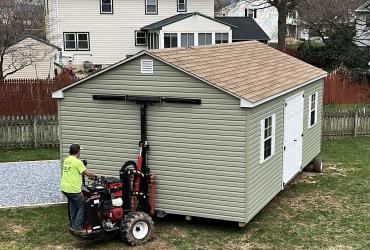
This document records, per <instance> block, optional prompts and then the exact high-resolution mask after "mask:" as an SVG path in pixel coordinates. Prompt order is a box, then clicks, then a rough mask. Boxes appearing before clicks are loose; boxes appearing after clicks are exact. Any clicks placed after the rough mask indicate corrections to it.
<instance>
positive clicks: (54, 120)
mask: <svg viewBox="0 0 370 250" xmlns="http://www.w3.org/2000/svg"><path fill="white" fill-rule="evenodd" d="M57 145H59V138H58V117H57V116H56V115H54V116H0V147H9V148H13V147H48V146H57Z"/></svg>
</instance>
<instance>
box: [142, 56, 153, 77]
mask: <svg viewBox="0 0 370 250" xmlns="http://www.w3.org/2000/svg"><path fill="white" fill-rule="evenodd" d="M147 63H149V64H151V65H150V67H151V68H150V70H146V67H144V65H145V64H147ZM153 72H154V65H153V60H150V59H142V60H141V73H142V74H153Z"/></svg>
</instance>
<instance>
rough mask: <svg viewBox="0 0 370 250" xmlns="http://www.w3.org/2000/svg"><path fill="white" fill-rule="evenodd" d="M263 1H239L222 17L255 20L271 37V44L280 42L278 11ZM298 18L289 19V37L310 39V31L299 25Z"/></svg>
mask: <svg viewBox="0 0 370 250" xmlns="http://www.w3.org/2000/svg"><path fill="white" fill-rule="evenodd" d="M267 6H269V5H268V4H266V3H265V1H263V0H259V1H250V0H244V1H238V2H236V3H232V4H230V5H229V6H227V7H225V8H224V9H222V10H221V15H222V16H246V17H251V18H254V20H255V21H256V22H257V24H258V25H259V26H260V27H261V28H262V29H263V30H264V31H265V33H266V34H267V35H268V36H269V37H270V39H271V42H277V40H278V17H279V14H278V11H277V9H276V8H275V7H267ZM296 15H297V14H296ZM296 18H297V17H296V16H292V15H290V16H289V17H288V18H287V37H291V38H294V39H306V40H307V39H308V31H307V30H305V29H302V28H301V27H299V26H298V25H297V22H296Z"/></svg>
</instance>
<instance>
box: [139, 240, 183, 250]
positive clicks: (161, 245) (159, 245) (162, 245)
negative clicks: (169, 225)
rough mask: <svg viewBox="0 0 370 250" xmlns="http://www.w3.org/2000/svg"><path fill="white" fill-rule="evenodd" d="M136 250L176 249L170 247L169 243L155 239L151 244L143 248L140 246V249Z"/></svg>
mask: <svg viewBox="0 0 370 250" xmlns="http://www.w3.org/2000/svg"><path fill="white" fill-rule="evenodd" d="M134 249H138V250H142V249H143V250H144V249H145V250H146V249H161V250H162V249H163V250H175V249H176V248H174V247H171V246H169V245H168V243H167V242H165V241H164V240H160V239H154V240H152V241H150V242H148V243H147V244H145V245H143V246H139V247H136V248H134Z"/></svg>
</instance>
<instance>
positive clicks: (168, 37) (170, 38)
mask: <svg viewBox="0 0 370 250" xmlns="http://www.w3.org/2000/svg"><path fill="white" fill-rule="evenodd" d="M164 47H165V48H177V33H164Z"/></svg>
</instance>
